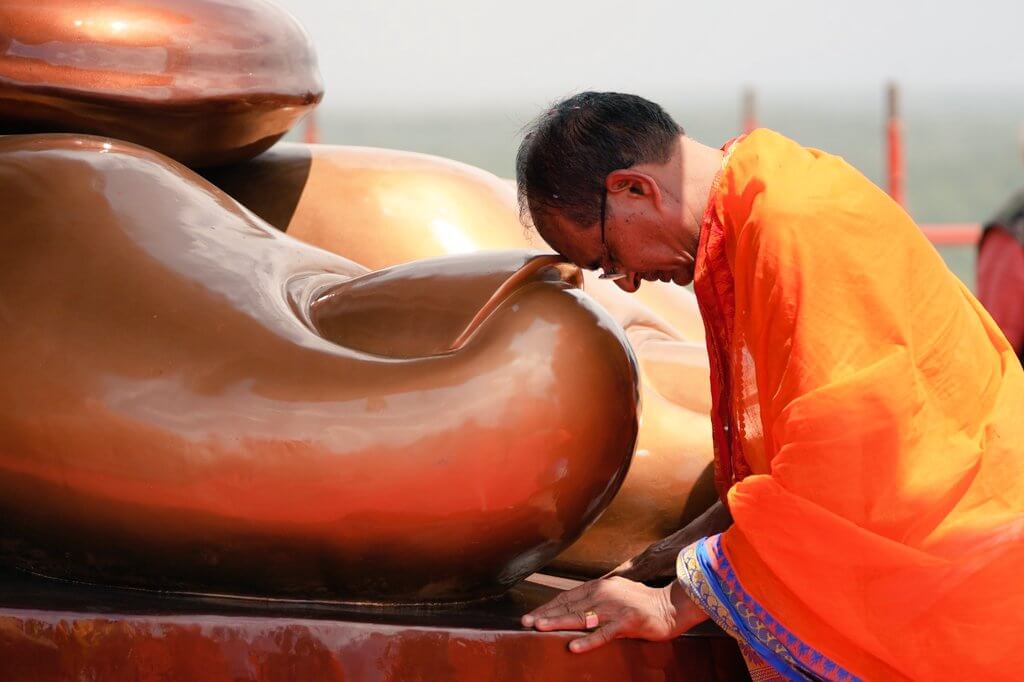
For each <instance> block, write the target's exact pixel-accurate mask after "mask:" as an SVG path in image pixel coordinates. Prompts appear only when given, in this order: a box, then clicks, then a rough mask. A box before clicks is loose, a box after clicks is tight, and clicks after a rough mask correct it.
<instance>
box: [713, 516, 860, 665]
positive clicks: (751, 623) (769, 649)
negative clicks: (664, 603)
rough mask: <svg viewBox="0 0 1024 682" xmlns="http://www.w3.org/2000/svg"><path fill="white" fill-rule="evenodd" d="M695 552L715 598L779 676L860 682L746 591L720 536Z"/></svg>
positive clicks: (744, 636)
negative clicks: (795, 633)
mask: <svg viewBox="0 0 1024 682" xmlns="http://www.w3.org/2000/svg"><path fill="white" fill-rule="evenodd" d="M695 550H696V551H695V555H696V560H697V564H698V565H699V566H700V569H701V571H702V572H703V573H704V575H705V576H706V577H707V579H708V583H709V586H710V588H711V589H712V590H713V591H714V593H715V596H716V597H717V598H718V599H719V600H720V601H721V602H722V604H723V605H724V606H725V607H726V609H728V611H729V614H730V616H731V618H732V621H733V623H734V624H735V626H736V629H737V630H738V631H739V632H740V634H741V636H742V637H743V638H744V639H745V640H746V641H747V644H749V645H750V647H751V648H753V649H754V650H755V651H756V652H757V653H758V654H759V655H760V656H761V657H762V658H763V659H764V660H765V661H766V662H768V663H770V664H771V665H772V667H773V668H775V669H776V670H777V671H778V672H779V673H780V674H782V675H784V676H785V677H786V678H787V679H790V680H801V679H807V674H808V673H809V674H810V675H811V676H812V677H813V678H817V679H824V680H833V681H835V682H859V680H860V678H858V677H857V676H856V675H854V674H853V673H851V672H850V671H848V670H846V669H845V668H843V667H842V666H840V665H839V664H837V663H836V662H835V661H833V660H831V659H830V658H828V657H827V656H825V655H824V654H822V653H821V652H819V651H817V650H815V649H813V648H811V647H810V646H808V645H807V644H805V643H804V642H803V641H801V640H800V639H799V638H798V637H797V636H796V635H794V634H793V633H792V632H790V631H789V630H788V629H786V627H785V626H783V625H782V624H781V623H779V622H778V621H777V620H776V619H775V618H773V617H772V615H771V614H770V613H768V612H767V611H766V610H765V608H764V607H763V606H761V604H760V603H758V601H757V600H756V599H754V597H753V596H751V595H750V594H749V593H748V592H747V591H746V590H744V589H743V586H742V585H740V581H739V579H738V578H737V577H736V572H735V571H734V570H733V568H732V564H731V563H729V559H728V558H727V557H726V556H725V552H723V551H722V547H721V542H720V536H718V535H714V536H712V537H710V538H704V539H702V540H699V541H698V542H697V545H696V547H695ZM794 664H795V665H794ZM794 668H796V669H794Z"/></svg>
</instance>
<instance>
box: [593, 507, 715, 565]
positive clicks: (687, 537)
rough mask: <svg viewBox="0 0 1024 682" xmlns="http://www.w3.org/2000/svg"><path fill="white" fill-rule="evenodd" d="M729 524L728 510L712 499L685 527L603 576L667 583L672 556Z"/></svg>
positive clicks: (674, 562) (673, 560)
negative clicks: (705, 508) (710, 503)
mask: <svg viewBox="0 0 1024 682" xmlns="http://www.w3.org/2000/svg"><path fill="white" fill-rule="evenodd" d="M730 525H732V516H731V515H730V514H729V510H728V509H727V508H726V506H725V505H724V504H722V503H721V502H715V503H714V504H713V505H711V506H710V507H708V510H707V511H705V512H704V513H703V514H701V515H700V516H698V517H697V518H695V519H694V520H693V521H692V522H690V523H689V524H688V525H687V526H686V527H685V528H683V529H681V530H678V531H676V532H675V533H673V534H672V535H669V536H668V537H667V538H664V539H662V540H658V541H657V542H655V543H654V544H653V545H651V546H650V547H648V548H647V549H645V550H644V551H642V552H640V554H637V555H636V556H635V557H633V558H632V559H630V560H629V561H627V562H625V563H623V564H621V565H620V566H618V567H617V568H615V570H613V571H610V572H609V573H608V575H606V576H605V577H606V578H610V577H620V578H627V579H629V580H635V581H637V582H643V583H651V584H654V585H665V584H668V582H669V581H671V580H673V579H674V578H675V577H676V557H677V556H679V552H681V551H682V550H683V549H685V548H686V547H687V546H688V545H690V544H692V543H694V542H696V541H697V540H699V539H701V538H702V537H706V536H708V535H714V534H715V533H721V532H722V531H724V530H725V529H727V528H728V527H729V526H730Z"/></svg>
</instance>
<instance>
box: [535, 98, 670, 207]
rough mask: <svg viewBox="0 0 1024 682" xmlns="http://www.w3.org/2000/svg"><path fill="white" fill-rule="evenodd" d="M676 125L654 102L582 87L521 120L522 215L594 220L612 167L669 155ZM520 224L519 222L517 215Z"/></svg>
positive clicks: (657, 160)
mask: <svg viewBox="0 0 1024 682" xmlns="http://www.w3.org/2000/svg"><path fill="white" fill-rule="evenodd" d="M681 134H683V129H682V127H680V126H679V124H678V123H676V122H675V121H674V120H672V117H671V116H669V115H668V113H667V112H666V111H665V110H664V109H662V108H661V107H660V106H658V105H657V104H655V103H654V102H651V101H650V100H646V99H644V98H643V97H638V96H636V95H626V94H623V93H619V92H582V93H580V94H578V95H573V96H572V97H569V98H568V99H565V100H563V101H561V102H559V103H558V104H556V105H554V106H553V107H551V108H550V109H548V110H547V111H545V112H544V113H543V114H541V115H540V116H538V117H537V119H536V120H534V121H533V122H532V123H531V124H530V125H529V126H527V128H526V131H525V135H524V136H523V141H522V143H521V144H520V145H519V153H518V154H517V155H516V184H517V186H518V191H519V209H520V213H521V214H522V216H523V218H524V219H525V218H527V217H528V216H531V208H532V213H533V218H534V219H536V217H537V216H536V214H537V213H544V212H548V211H551V210H557V211H558V212H560V213H561V214H563V215H565V216H566V217H568V218H570V219H571V220H573V221H574V222H576V223H577V224H579V225H584V226H586V225H592V224H594V223H596V222H597V221H598V219H599V216H600V211H601V208H600V207H601V196H602V193H603V192H604V182H605V178H607V177H608V174H609V173H611V172H612V171H615V170H618V169H620V168H629V167H630V166H634V165H637V164H643V163H665V162H666V161H668V160H669V158H671V155H672V150H673V148H674V145H675V143H676V139H677V138H678V136H679V135H681ZM524 222H525V220H524Z"/></svg>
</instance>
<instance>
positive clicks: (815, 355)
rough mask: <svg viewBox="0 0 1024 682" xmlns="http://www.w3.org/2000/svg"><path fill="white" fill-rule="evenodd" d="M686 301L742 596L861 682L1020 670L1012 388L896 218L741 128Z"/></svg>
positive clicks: (727, 546) (907, 224)
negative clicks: (694, 323)
mask: <svg viewBox="0 0 1024 682" xmlns="http://www.w3.org/2000/svg"><path fill="white" fill-rule="evenodd" d="M694 289H695V291H696V293H697V296H698V300H699V302H700V305H701V311H702V314H703V315H704V319H705V325H706V328H707V332H708V334H707V339H708V352H709V356H710V359H711V367H712V398H713V410H712V422H713V431H714V436H715V449H716V453H715V456H716V477H717V481H718V483H719V487H720V490H721V491H722V492H723V493H724V496H725V497H726V499H727V503H728V506H729V509H730V510H731V512H732V516H733V519H734V525H733V527H732V528H731V529H730V530H728V531H727V532H726V533H724V535H723V537H722V545H723V548H724V550H725V553H726V555H727V557H728V558H729V560H730V561H731V562H732V564H733V567H734V568H735V570H736V573H737V575H738V577H739V579H740V582H741V584H742V587H743V588H744V589H745V590H746V591H747V592H749V593H750V594H751V595H752V596H753V597H755V598H756V599H757V600H758V601H760V603H761V605H762V606H764V607H765V608H766V610H767V611H768V612H769V613H770V614H771V615H772V616H774V617H775V618H776V619H778V620H779V621H780V622H781V623H782V624H783V625H784V626H785V627H787V628H788V629H790V630H791V631H792V632H793V633H795V634H797V635H798V636H799V637H800V638H801V639H803V641H804V642H806V643H807V644H808V645H810V646H812V647H814V648H815V649H817V650H818V651H820V652H822V653H824V654H826V655H827V656H829V657H831V658H832V659H833V660H835V661H836V662H837V663H839V664H840V665H842V666H844V667H846V668H847V670H850V671H851V672H854V673H856V674H858V675H859V676H861V677H864V678H867V679H917V680H935V679H1010V678H1016V677H1017V676H1019V675H1022V674H1024V654H1022V652H1024V372H1022V370H1021V365H1020V363H1019V362H1018V361H1017V359H1016V358H1015V357H1014V353H1013V351H1012V349H1011V348H1010V345H1009V343H1008V342H1007V340H1006V338H1005V337H1004V336H1003V334H1002V333H1001V332H1000V331H999V329H998V328H997V326H996V325H995V324H994V323H993V321H992V319H991V318H990V317H989V315H988V314H987V313H986V312H985V310H984V309H983V308H982V306H981V305H980V304H979V303H978V301H977V300H976V299H975V298H974V296H972V295H971V293H970V292H969V291H968V289H967V288H966V287H965V286H964V285H963V284H962V283H961V282H960V281H959V280H958V279H957V278H956V277H955V276H954V275H953V274H952V273H951V272H950V271H949V270H948V269H947V267H946V266H945V264H944V263H943V261H942V259H941V257H940V256H939V254H938V253H937V252H936V250H935V249H934V248H933V247H932V246H931V244H930V243H929V242H928V241H927V240H926V238H925V237H924V236H923V234H922V233H921V231H920V230H919V229H918V227H917V226H916V225H915V224H914V222H913V221H912V220H911V218H910V217H909V216H908V215H907V214H906V213H905V212H904V211H903V210H902V209H901V208H900V207H899V206H898V205H897V204H896V203H895V202H893V201H892V200H891V199H890V198H889V197H888V196H887V195H886V194H884V193H883V192H882V191H881V190H880V189H878V188H877V187H876V186H874V185H873V184H872V183H871V182H870V181H868V180H867V179H866V178H865V177H863V176H862V175H861V174H860V173H858V172H857V171H856V170H855V169H854V168H852V167H851V166H849V165H848V164H847V163H845V162H844V161H843V160H842V159H840V158H838V157H835V156H830V155H828V154H825V153H822V152H820V151H817V150H813V149H807V148H804V147H801V146H799V145H797V144H796V143H794V142H792V141H791V140H788V139H786V138H784V137H783V136H781V135H779V134H777V133H774V132H771V131H768V130H757V131H755V132H753V133H751V134H750V135H749V136H747V137H746V138H744V139H743V140H741V141H740V142H738V143H736V145H735V146H734V147H733V148H732V149H731V150H730V156H729V157H728V160H727V162H726V164H725V166H724V168H723V170H722V173H721V174H720V176H719V179H718V181H717V182H716V186H715V188H714V189H713V190H712V197H711V200H710V202H709V205H708V212H707V215H706V216H705V220H704V224H703V227H702V233H701V237H700V245H699V248H698V262H697V268H696V277H695V282H694Z"/></svg>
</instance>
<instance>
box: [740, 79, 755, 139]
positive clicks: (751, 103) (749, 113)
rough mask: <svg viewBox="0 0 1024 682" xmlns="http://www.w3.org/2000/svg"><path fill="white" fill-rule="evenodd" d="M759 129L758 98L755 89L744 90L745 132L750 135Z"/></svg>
mask: <svg viewBox="0 0 1024 682" xmlns="http://www.w3.org/2000/svg"><path fill="white" fill-rule="evenodd" d="M756 127H757V98H756V96H755V94H754V88H752V87H747V88H746V89H744V90H743V132H745V133H749V132H750V131H751V130H753V129H754V128H756Z"/></svg>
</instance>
